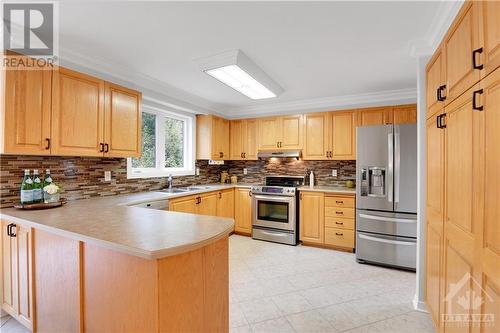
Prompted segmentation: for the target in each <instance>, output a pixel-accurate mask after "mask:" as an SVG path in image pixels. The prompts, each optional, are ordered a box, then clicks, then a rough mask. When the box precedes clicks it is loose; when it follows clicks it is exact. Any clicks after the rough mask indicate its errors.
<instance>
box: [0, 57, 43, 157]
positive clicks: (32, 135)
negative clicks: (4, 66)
mask: <svg viewBox="0 0 500 333" xmlns="http://www.w3.org/2000/svg"><path fill="white" fill-rule="evenodd" d="M8 55H9V56H14V54H12V53H8ZM16 57H18V58H20V60H23V61H24V62H25V63H26V62H27V61H29V58H28V57H26V56H21V55H16ZM34 65H36V62H35V63H34ZM0 75H2V78H1V79H0V82H2V83H3V85H4V88H3V89H2V93H3V91H5V99H4V100H3V102H4V103H5V104H4V105H3V106H2V111H1V113H2V114H1V117H2V122H1V123H3V124H4V128H3V133H2V139H3V140H0V142H3V146H2V147H1V152H2V153H4V154H23V155H50V153H51V150H50V138H51V134H50V125H51V84H52V71H51V70H43V69H40V70H36V69H33V68H31V69H29V70H28V69H25V68H22V66H20V69H18V70H14V69H11V70H4V71H2V73H1V74H0ZM1 86H2V84H0V87H1Z"/></svg>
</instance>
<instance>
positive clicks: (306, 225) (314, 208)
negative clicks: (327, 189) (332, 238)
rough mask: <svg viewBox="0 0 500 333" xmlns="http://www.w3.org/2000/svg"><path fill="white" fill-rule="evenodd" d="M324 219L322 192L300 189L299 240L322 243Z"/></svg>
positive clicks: (323, 197)
mask: <svg viewBox="0 0 500 333" xmlns="http://www.w3.org/2000/svg"><path fill="white" fill-rule="evenodd" d="M324 221H325V195H324V193H322V192H306V191H300V223H299V224H300V240H301V241H303V242H304V243H311V244H323V243H324V240H325V236H324V231H325V230H324V227H325V225H324V223H325V222H324Z"/></svg>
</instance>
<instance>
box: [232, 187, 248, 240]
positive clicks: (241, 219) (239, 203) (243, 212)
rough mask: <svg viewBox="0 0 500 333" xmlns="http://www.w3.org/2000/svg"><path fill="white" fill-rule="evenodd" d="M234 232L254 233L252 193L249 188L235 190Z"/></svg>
mask: <svg viewBox="0 0 500 333" xmlns="http://www.w3.org/2000/svg"><path fill="white" fill-rule="evenodd" d="M234 231H235V232H237V233H242V234H246V235H250V234H251V233H252V193H251V191H250V189H248V188H236V189H235V190H234Z"/></svg>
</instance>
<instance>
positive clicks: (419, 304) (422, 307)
mask: <svg viewBox="0 0 500 333" xmlns="http://www.w3.org/2000/svg"><path fill="white" fill-rule="evenodd" d="M413 308H414V309H415V310H416V311H419V312H425V313H427V312H429V311H427V304H425V302H423V301H419V300H418V298H417V295H415V298H414V299H413Z"/></svg>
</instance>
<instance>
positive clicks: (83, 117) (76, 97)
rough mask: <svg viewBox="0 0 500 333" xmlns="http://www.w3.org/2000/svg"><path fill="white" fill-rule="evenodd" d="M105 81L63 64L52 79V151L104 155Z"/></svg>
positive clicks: (55, 153)
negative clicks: (65, 66)
mask: <svg viewBox="0 0 500 333" xmlns="http://www.w3.org/2000/svg"><path fill="white" fill-rule="evenodd" d="M104 93H105V92H104V81H103V80H100V79H98V78H95V77H93V76H90V75H86V74H82V73H79V72H76V71H72V70H69V69H66V68H62V67H59V68H58V69H56V70H54V72H53V82H52V154H53V155H70V156H103V152H104V148H103V147H102V145H101V144H103V143H104Z"/></svg>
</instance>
